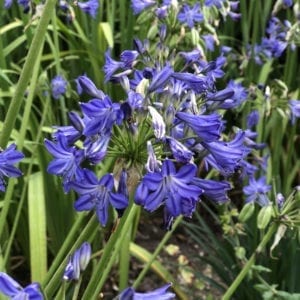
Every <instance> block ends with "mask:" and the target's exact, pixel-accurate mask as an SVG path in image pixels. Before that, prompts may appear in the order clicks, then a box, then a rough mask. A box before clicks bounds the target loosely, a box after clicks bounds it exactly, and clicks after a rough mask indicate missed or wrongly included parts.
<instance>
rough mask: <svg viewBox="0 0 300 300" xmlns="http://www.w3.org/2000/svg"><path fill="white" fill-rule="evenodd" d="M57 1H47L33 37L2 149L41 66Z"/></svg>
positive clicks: (6, 122)
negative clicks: (46, 37) (41, 58)
mask: <svg viewBox="0 0 300 300" xmlns="http://www.w3.org/2000/svg"><path fill="white" fill-rule="evenodd" d="M55 4H56V0H47V1H46V4H45V6H44V10H43V13H42V15H41V18H40V21H39V24H38V26H37V29H36V32H35V35H34V37H33V40H32V43H31V45H30V48H29V51H28V54H27V57H26V60H25V63H24V66H23V69H22V72H21V75H20V79H19V81H18V84H17V87H16V91H15V93H14V96H13V98H12V101H11V103H10V106H9V108H8V112H7V114H6V118H5V120H4V124H3V129H2V132H1V135H0V147H2V148H5V147H6V145H7V143H8V141H9V138H10V135H11V132H12V130H13V128H14V125H15V121H16V118H17V116H18V112H19V110H20V108H21V104H22V100H23V98H24V94H25V91H26V88H27V85H28V83H29V81H30V78H31V76H32V72H33V69H34V65H35V64H37V63H38V64H39V63H40V62H39V61H37V59H36V58H37V56H38V54H39V52H40V50H41V48H42V46H43V44H44V39H45V35H46V31H47V27H48V24H49V21H50V18H51V16H52V12H53V10H54V8H55Z"/></svg>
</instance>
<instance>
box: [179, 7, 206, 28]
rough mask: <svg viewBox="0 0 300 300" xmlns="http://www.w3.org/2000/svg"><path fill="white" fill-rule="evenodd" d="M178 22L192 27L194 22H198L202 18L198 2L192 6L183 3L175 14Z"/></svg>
mask: <svg viewBox="0 0 300 300" xmlns="http://www.w3.org/2000/svg"><path fill="white" fill-rule="evenodd" d="M177 19H178V20H179V22H180V23H183V24H187V25H188V26H189V27H190V28H193V27H194V25H195V23H200V22H202V21H203V20H204V17H203V14H202V13H201V11H200V4H199V3H196V4H195V5H194V6H193V7H191V6H189V5H187V4H183V6H182V9H181V11H180V12H179V14H178V15H177Z"/></svg>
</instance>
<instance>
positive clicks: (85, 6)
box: [77, 0, 99, 18]
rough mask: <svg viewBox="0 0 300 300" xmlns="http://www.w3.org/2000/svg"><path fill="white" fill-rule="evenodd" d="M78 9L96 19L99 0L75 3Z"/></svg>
mask: <svg viewBox="0 0 300 300" xmlns="http://www.w3.org/2000/svg"><path fill="white" fill-rule="evenodd" d="M77 5H78V7H79V8H80V9H81V10H82V11H83V12H84V13H87V14H89V15H90V16H92V17H93V18H96V15H97V12H98V8H99V0H89V1H86V2H77Z"/></svg>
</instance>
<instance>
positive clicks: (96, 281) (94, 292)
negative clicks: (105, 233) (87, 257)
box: [82, 204, 138, 300]
mask: <svg viewBox="0 0 300 300" xmlns="http://www.w3.org/2000/svg"><path fill="white" fill-rule="evenodd" d="M137 208H138V206H137V205H135V204H133V205H132V206H131V207H130V208H128V211H127V212H126V213H125V215H124V216H123V217H122V219H121V221H120V223H119V225H118V227H117V229H116V231H115V232H113V233H112V235H111V236H110V238H109V241H108V242H107V244H106V245H105V248H104V251H103V254H102V256H101V259H100V261H99V263H98V265H97V266H96V268H95V270H94V272H93V276H92V278H91V279H90V282H89V284H88V286H87V288H86V290H85V292H84V294H83V296H82V299H83V300H90V299H97V296H98V294H99V292H100V290H101V288H102V286H103V284H104V282H105V280H106V279H107V277H108V274H109V272H110V269H111V267H112V265H113V263H114V261H115V258H116V255H117V254H118V253H119V251H120V248H121V245H122V240H123V237H124V236H125V234H126V233H127V231H128V229H129V227H130V225H131V224H132V220H133V218H134V216H135V214H136V211H137Z"/></svg>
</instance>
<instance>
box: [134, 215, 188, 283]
mask: <svg viewBox="0 0 300 300" xmlns="http://www.w3.org/2000/svg"><path fill="white" fill-rule="evenodd" d="M182 219H183V217H182V216H179V217H178V218H177V219H176V221H175V222H174V224H173V226H172V229H171V230H170V231H168V232H167V233H166V234H165V236H164V238H163V239H162V241H161V242H160V243H159V245H158V246H157V247H156V249H155V251H154V253H153V254H152V256H151V258H150V259H149V261H148V262H147V264H146V265H145V266H144V269H143V270H142V272H141V273H140V274H139V276H138V278H137V279H136V280H135V282H134V284H133V285H132V287H133V288H137V287H138V286H139V284H140V283H141V281H142V280H143V278H144V276H145V275H146V273H147V272H148V270H149V269H150V268H151V265H152V263H153V262H154V260H155V259H156V257H157V255H158V254H159V253H160V251H161V250H162V248H163V247H164V246H165V244H166V243H167V241H168V240H169V238H170V237H171V236H172V234H173V232H174V230H175V229H176V228H177V226H178V225H179V224H180V222H181V221H182Z"/></svg>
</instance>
